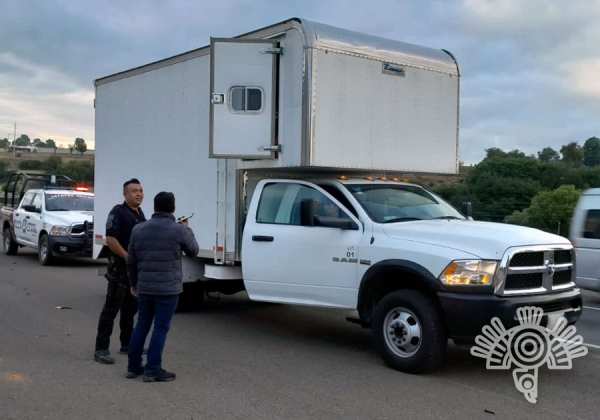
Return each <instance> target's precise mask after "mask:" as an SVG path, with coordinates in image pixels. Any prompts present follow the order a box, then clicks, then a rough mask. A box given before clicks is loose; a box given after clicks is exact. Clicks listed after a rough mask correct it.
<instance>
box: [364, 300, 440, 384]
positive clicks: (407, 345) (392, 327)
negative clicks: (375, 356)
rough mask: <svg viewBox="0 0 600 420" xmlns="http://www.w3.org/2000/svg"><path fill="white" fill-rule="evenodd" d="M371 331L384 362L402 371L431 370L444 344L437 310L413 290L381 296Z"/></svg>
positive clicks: (434, 366) (417, 371)
mask: <svg viewBox="0 0 600 420" xmlns="http://www.w3.org/2000/svg"><path fill="white" fill-rule="evenodd" d="M372 332H373V337H374V339H375V345H376V348H377V351H378V353H379V355H380V356H381V357H382V359H383V360H384V362H385V363H386V364H387V365H388V366H390V367H391V368H393V369H395V370H398V371H401V372H405V373H412V374H416V373H425V372H429V371H432V370H434V369H435V368H437V367H438V366H439V365H440V364H441V363H442V361H443V359H444V356H445V353H446V347H447V346H448V335H447V332H446V328H445V324H444V319H443V317H442V315H441V313H440V310H439V309H438V308H437V307H436V305H435V304H434V303H433V302H432V300H431V299H430V298H429V297H427V296H426V295H425V294H423V293H421V292H418V291H416V290H397V291H395V292H392V293H390V294H388V295H387V296H385V297H384V298H383V299H382V300H381V301H380V302H379V304H378V305H377V306H376V307H375V312H374V314H373V322H372Z"/></svg>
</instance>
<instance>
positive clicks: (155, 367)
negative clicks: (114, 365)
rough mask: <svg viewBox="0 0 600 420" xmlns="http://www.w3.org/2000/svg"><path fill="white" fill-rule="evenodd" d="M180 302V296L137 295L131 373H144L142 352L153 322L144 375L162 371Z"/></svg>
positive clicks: (131, 346) (130, 358)
mask: <svg viewBox="0 0 600 420" xmlns="http://www.w3.org/2000/svg"><path fill="white" fill-rule="evenodd" d="M178 300H179V295H172V296H153V295H143V294H138V319H137V323H136V325H135V328H134V330H133V334H132V336H131V341H130V342H129V356H128V357H129V363H128V365H127V371H128V372H141V370H142V352H143V351H144V343H145V342H146V337H147V336H148V332H149V331H150V327H151V326H152V322H154V330H153V331H152V337H151V338H150V344H149V346H148V353H147V355H146V367H145V369H144V373H146V374H152V373H157V372H160V370H161V369H162V353H163V349H164V348H165V341H166V340H167V333H168V332H169V329H170V328H171V319H172V318H173V314H174V313H175V309H176V308H177V302H178Z"/></svg>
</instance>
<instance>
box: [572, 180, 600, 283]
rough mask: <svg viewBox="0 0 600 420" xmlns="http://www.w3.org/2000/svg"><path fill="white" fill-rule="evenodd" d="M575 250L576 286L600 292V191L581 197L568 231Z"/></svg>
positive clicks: (590, 190) (591, 191) (598, 189)
mask: <svg viewBox="0 0 600 420" xmlns="http://www.w3.org/2000/svg"><path fill="white" fill-rule="evenodd" d="M569 240H570V241H571V242H572V243H573V246H574V247H575V262H576V272H577V279H576V283H577V285H578V286H579V287H580V288H582V289H587V290H595V291H599V292H600V188H592V189H589V190H586V191H584V193H583V194H582V195H581V197H580V199H579V202H578V203H577V206H576V207H575V211H574V212H573V218H572V220H571V227H570V231H569Z"/></svg>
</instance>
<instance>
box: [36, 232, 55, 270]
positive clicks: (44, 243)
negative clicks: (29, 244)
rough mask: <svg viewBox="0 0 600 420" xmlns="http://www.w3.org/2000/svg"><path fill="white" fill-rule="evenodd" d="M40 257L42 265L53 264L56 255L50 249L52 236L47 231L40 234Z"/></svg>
mask: <svg viewBox="0 0 600 420" xmlns="http://www.w3.org/2000/svg"><path fill="white" fill-rule="evenodd" d="M38 259H39V260H40V264H42V265H51V264H52V263H53V262H54V256H53V255H52V251H51V250H50V238H49V237H48V235H47V234H45V233H44V234H42V236H40V241H39V243H38Z"/></svg>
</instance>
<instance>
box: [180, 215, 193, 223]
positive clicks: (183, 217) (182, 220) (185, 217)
mask: <svg viewBox="0 0 600 420" xmlns="http://www.w3.org/2000/svg"><path fill="white" fill-rule="evenodd" d="M193 215H194V213H192V214H190V215H188V216H181V217H179V218H177V223H181V222H185V221H186V220H187V219H189V218H190V217H192V216H193Z"/></svg>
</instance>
